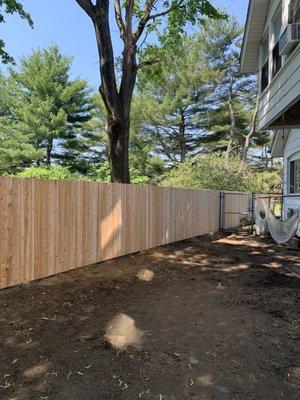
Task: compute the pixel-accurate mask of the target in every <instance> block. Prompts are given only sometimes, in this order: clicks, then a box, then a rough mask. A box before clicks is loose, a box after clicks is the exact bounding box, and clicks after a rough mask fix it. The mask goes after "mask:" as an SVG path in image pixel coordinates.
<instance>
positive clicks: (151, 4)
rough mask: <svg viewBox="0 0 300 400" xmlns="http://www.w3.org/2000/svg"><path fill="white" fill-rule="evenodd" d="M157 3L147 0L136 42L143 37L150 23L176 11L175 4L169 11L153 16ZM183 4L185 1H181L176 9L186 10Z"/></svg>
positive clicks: (136, 32) (135, 34)
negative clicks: (152, 12)
mask: <svg viewBox="0 0 300 400" xmlns="http://www.w3.org/2000/svg"><path fill="white" fill-rule="evenodd" d="M155 2H156V0H147V2H146V5H145V9H144V13H143V17H142V18H141V19H140V22H139V24H138V27H137V29H136V31H135V33H134V37H135V41H136V42H137V41H138V40H139V38H140V37H141V35H142V33H143V31H144V29H145V27H146V25H147V23H148V22H149V21H153V20H155V19H157V18H160V17H164V16H165V15H168V14H170V12H172V11H173V10H174V4H171V6H170V7H169V8H168V9H166V10H164V11H161V12H158V13H156V14H152V15H151V14H150V13H151V11H152V9H153V8H154V4H155ZM183 2H184V0H180V1H179V2H178V3H177V4H176V7H179V8H180V9H184V8H185V6H184V5H183Z"/></svg>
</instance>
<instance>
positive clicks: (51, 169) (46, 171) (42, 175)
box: [17, 165, 79, 180]
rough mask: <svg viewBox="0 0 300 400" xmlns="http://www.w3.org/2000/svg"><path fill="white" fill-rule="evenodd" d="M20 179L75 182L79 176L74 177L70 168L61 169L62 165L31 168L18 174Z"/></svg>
mask: <svg viewBox="0 0 300 400" xmlns="http://www.w3.org/2000/svg"><path fill="white" fill-rule="evenodd" d="M17 176H19V177H20V178H35V179H62V180H74V179H78V178H79V177H78V176H76V175H75V176H74V174H72V173H71V172H70V171H69V170H68V168H66V167H61V166H60V165H51V166H43V167H34V166H33V167H29V168H26V169H24V170H23V171H22V172H19V173H18V174H17Z"/></svg>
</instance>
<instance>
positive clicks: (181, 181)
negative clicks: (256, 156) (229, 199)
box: [162, 155, 261, 192]
mask: <svg viewBox="0 0 300 400" xmlns="http://www.w3.org/2000/svg"><path fill="white" fill-rule="evenodd" d="M162 185H165V186H175V187H190V188H199V189H219V190H236V191H251V192H260V191H261V185H260V182H258V181H257V179H256V176H255V174H254V172H253V171H252V170H251V167H249V165H247V164H244V163H242V162H241V161H240V159H239V158H233V159H231V160H230V162H229V163H225V160H224V157H223V156H220V155H210V156H197V157H193V158H189V159H188V160H186V161H185V162H184V163H181V164H179V165H178V166H176V167H175V168H173V169H172V170H171V171H170V172H169V173H168V174H166V176H165V178H164V180H163V181H162Z"/></svg>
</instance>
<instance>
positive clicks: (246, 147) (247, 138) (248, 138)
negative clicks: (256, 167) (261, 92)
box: [242, 97, 258, 162]
mask: <svg viewBox="0 0 300 400" xmlns="http://www.w3.org/2000/svg"><path fill="white" fill-rule="evenodd" d="M257 113H258V97H257V99H256V105H255V109H254V113H253V117H252V124H251V130H250V132H249V133H248V134H247V135H246V136H245V143H244V148H243V154H242V160H243V161H244V162H246V161H247V158H248V153H249V149H250V141H251V138H252V136H253V135H254V133H255V132H256V120H257Z"/></svg>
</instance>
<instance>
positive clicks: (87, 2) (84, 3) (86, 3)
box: [76, 0, 95, 19]
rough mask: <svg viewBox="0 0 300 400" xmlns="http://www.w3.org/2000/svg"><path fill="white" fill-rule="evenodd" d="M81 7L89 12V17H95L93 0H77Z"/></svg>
mask: <svg viewBox="0 0 300 400" xmlns="http://www.w3.org/2000/svg"><path fill="white" fill-rule="evenodd" d="M76 2H77V3H78V4H79V5H80V7H81V8H82V9H83V10H84V11H85V12H86V13H87V15H88V16H89V17H91V18H92V19H93V17H94V7H95V6H94V5H93V3H92V2H91V0H76Z"/></svg>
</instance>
